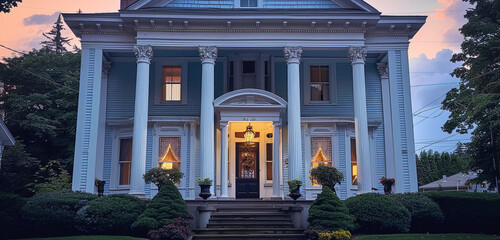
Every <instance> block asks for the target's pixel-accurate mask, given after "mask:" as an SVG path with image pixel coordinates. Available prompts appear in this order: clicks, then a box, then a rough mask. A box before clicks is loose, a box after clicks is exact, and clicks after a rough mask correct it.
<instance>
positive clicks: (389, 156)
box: [377, 62, 396, 178]
mask: <svg viewBox="0 0 500 240" xmlns="http://www.w3.org/2000/svg"><path fill="white" fill-rule="evenodd" d="M377 68H378V72H379V75H380V81H381V85H382V106H383V110H384V111H383V112H384V139H385V166H386V171H387V176H386V177H390V178H395V177H396V170H395V169H396V168H395V163H394V139H393V134H392V113H391V112H392V110H391V95H390V94H391V93H390V86H389V66H388V64H387V62H380V63H377Z"/></svg>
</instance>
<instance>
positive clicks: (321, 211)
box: [307, 186, 354, 231]
mask: <svg viewBox="0 0 500 240" xmlns="http://www.w3.org/2000/svg"><path fill="white" fill-rule="evenodd" d="M307 221H308V222H309V226H308V228H310V229H317V230H330V231H337V230H341V229H342V230H347V231H351V230H353V229H354V217H353V216H351V215H349V211H348V210H347V207H346V206H345V205H344V203H343V202H342V201H340V199H339V197H337V195H335V193H333V191H332V190H331V189H330V188H329V187H327V186H324V187H323V191H322V192H321V193H320V194H319V195H318V196H317V197H316V200H314V202H313V203H312V204H311V207H310V208H309V216H308V217H307Z"/></svg>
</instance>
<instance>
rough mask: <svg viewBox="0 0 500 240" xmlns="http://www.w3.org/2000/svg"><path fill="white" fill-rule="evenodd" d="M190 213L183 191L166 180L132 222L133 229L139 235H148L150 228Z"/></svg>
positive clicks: (186, 216)
mask: <svg viewBox="0 0 500 240" xmlns="http://www.w3.org/2000/svg"><path fill="white" fill-rule="evenodd" d="M188 215H189V211H188V208H187V205H186V202H185V201H184V199H182V196H181V193H180V192H179V190H178V189H177V187H176V186H175V185H174V184H173V183H172V182H171V181H166V182H165V184H164V185H163V186H162V187H161V188H160V190H159V191H158V194H156V196H154V198H153V200H151V202H150V203H149V205H148V207H147V209H146V210H145V211H144V212H143V213H142V214H141V215H140V216H139V218H138V219H137V221H135V222H134V223H133V224H132V230H133V231H134V233H135V234H137V235H139V236H146V235H147V233H148V232H149V231H150V230H155V229H158V228H160V227H163V226H165V225H169V224H170V223H172V220H173V219H174V218H179V217H180V218H188ZM151 219H154V220H156V222H155V221H152V220H151Z"/></svg>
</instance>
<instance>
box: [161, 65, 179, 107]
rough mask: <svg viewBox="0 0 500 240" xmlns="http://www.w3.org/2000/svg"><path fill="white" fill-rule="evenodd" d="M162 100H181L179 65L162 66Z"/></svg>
mask: <svg viewBox="0 0 500 240" xmlns="http://www.w3.org/2000/svg"><path fill="white" fill-rule="evenodd" d="M162 100H164V101H180V100H181V66H163V83H162Z"/></svg>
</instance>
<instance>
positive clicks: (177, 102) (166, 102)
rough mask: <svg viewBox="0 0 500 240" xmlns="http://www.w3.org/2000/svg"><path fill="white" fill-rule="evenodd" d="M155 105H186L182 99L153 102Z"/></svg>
mask: <svg viewBox="0 0 500 240" xmlns="http://www.w3.org/2000/svg"><path fill="white" fill-rule="evenodd" d="M155 105H160V106H161V105H168V106H170V105H187V103H184V102H182V101H175V102H174V101H172V102H168V101H161V102H157V103H155Z"/></svg>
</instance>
